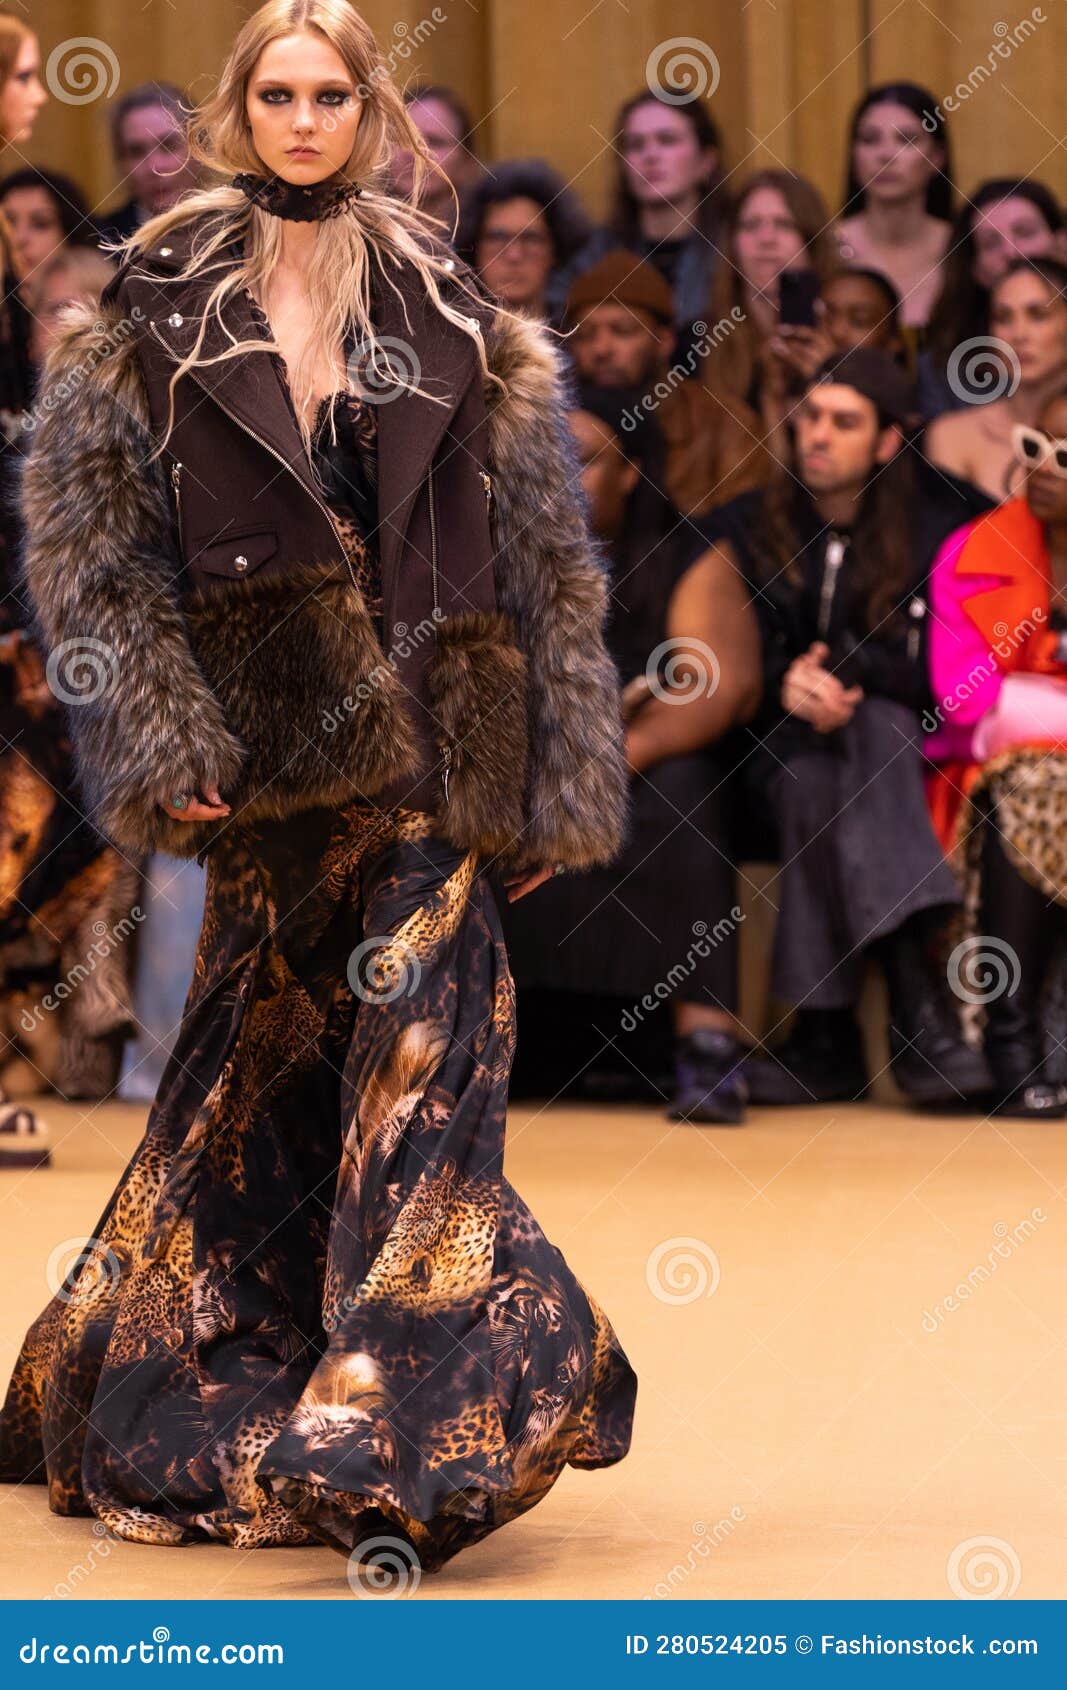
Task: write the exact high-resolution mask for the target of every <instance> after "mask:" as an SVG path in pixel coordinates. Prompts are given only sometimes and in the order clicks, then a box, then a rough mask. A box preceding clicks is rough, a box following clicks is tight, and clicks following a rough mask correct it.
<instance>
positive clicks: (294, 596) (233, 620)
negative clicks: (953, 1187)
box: [187, 564, 416, 827]
mask: <svg viewBox="0 0 1067 1690" xmlns="http://www.w3.org/2000/svg"><path fill="white" fill-rule="evenodd" d="M187 615H188V623H189V642H190V645H191V647H192V650H193V653H194V655H195V657H196V659H197V661H198V663H199V665H200V668H201V669H202V671H203V673H204V674H205V675H206V676H207V678H208V680H209V682H210V683H211V686H212V688H213V691H214V693H215V696H216V698H217V699H218V700H219V702H220V704H221V705H222V709H223V713H224V715H225V717H226V720H227V721H228V722H229V723H230V724H231V726H232V727H233V728H234V730H235V731H236V732H237V733H238V734H239V735H240V737H241V739H242V740H243V741H244V743H245V745H246V746H247V747H248V756H247V760H246V763H245V767H244V769H243V770H242V773H241V779H240V781H239V783H238V784H237V785H236V786H235V787H234V788H233V789H232V790H231V791H230V792H228V793H227V794H226V797H227V798H228V800H229V802H230V803H231V805H232V807H233V814H232V816H231V817H230V819H229V820H228V821H227V822H226V823H224V824H223V825H224V826H226V827H229V826H232V825H233V823H234V822H235V821H238V820H239V821H242V822H247V821H257V820H259V819H261V818H265V817H271V818H280V817H283V816H288V815H295V814H297V813H298V812H299V811H301V810H307V809H311V808H313V807H314V806H316V805H320V804H322V805H330V804H336V805H341V804H352V803H356V802H358V800H359V799H360V798H361V797H368V798H369V797H371V796H373V794H374V793H376V792H379V791H381V789H382V787H384V786H387V785H389V784H390V783H391V782H393V781H395V780H397V779H399V778H401V777H402V776H404V775H407V774H410V773H412V772H413V770H414V769H415V766H416V747H415V741H414V736H413V732H412V728H411V723H410V720H409V718H408V714H407V711H406V710H405V708H404V704H403V694H402V688H401V684H400V681H399V679H398V677H397V673H396V670H395V669H394V667H393V666H392V664H390V663H389V662H388V661H387V660H386V659H385V657H384V656H383V655H382V648H381V646H380V645H379V643H378V640H377V636H376V635H375V632H374V628H373V625H372V623H371V620H370V617H369V615H368V614H367V609H366V605H365V602H364V599H363V596H362V594H361V593H360V591H359V589H358V587H356V586H354V585H353V583H352V582H351V580H350V579H348V577H347V576H344V575H339V574H338V570H337V567H336V565H333V564H310V565H305V566H304V567H303V568H290V569H287V570H286V572H285V574H284V575H264V576H259V577H256V576H252V577H249V578H248V579H247V580H243V581H227V582H225V583H220V585H219V586H218V587H216V586H214V585H213V586H212V587H211V588H208V589H201V590H200V591H199V592H198V593H197V594H196V595H194V596H193V597H192V598H191V599H190V601H189V605H188V610H187Z"/></svg>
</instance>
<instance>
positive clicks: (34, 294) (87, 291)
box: [23, 246, 115, 366]
mask: <svg viewBox="0 0 1067 1690" xmlns="http://www.w3.org/2000/svg"><path fill="white" fill-rule="evenodd" d="M114 274H115V266H114V264H112V262H111V261H110V259H107V258H105V257H104V255H103V253H102V252H101V251H100V250H99V249H98V248H97V247H90V246H71V247H61V248H60V250H59V251H58V252H57V253H55V254H54V255H53V256H52V257H51V258H49V259H47V260H46V261H45V262H44V263H42V264H41V265H40V266H39V268H38V269H37V271H36V272H35V274H34V276H33V278H32V279H31V280H28V281H26V282H24V283H23V291H24V293H25V296H26V303H27V305H28V307H29V310H30V314H31V316H32V318H33V332H32V337H31V341H30V346H31V352H32V356H33V360H34V363H35V365H38V366H39V365H40V363H41V361H42V359H43V358H44V355H45V353H46V352H47V350H48V348H49V346H50V345H51V344H52V341H53V340H54V339H55V337H56V335H57V334H58V333H59V330H60V328H61V327H62V323H61V318H62V314H63V311H64V310H65V308H66V307H67V306H68V305H71V304H73V303H74V302H75V301H76V300H82V299H84V300H95V299H99V297H100V294H101V293H102V292H103V290H104V288H105V287H106V286H107V284H108V282H109V281H110V280H111V279H112V277H113V276H114Z"/></svg>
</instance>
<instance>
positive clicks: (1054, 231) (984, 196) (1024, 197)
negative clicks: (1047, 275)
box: [918, 178, 1067, 421]
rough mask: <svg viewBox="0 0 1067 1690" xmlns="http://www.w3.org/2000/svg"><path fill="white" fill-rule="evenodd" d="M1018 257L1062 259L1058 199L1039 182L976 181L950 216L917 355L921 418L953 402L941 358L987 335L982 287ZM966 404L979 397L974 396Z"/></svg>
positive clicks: (1065, 252)
mask: <svg viewBox="0 0 1067 1690" xmlns="http://www.w3.org/2000/svg"><path fill="white" fill-rule="evenodd" d="M1020 258H1057V259H1059V260H1060V262H1061V263H1063V262H1067V237H1065V232H1064V227H1063V212H1062V211H1061V209H1060V204H1059V201H1058V200H1057V198H1056V196H1055V194H1054V193H1053V192H1052V190H1051V188H1047V187H1046V186H1045V184H1044V183H1043V182H1035V181H1015V180H1012V179H1010V178H1009V179H998V180H995V181H990V182H983V183H982V185H981V187H979V188H976V189H975V191H974V193H973V194H972V195H971V196H970V197H969V198H968V199H967V201H966V203H965V205H964V206H963V209H962V210H961V211H960V213H959V216H958V217H957V219H956V223H955V227H954V228H953V231H952V239H951V240H950V241H949V246H948V251H947V253H946V254H945V262H944V264H943V266H942V283H941V291H940V293H939V294H938V297H937V302H936V304H935V306H934V310H933V314H932V316H931V318H930V322H929V325H928V329H927V334H926V349H925V351H924V352H923V353H922V355H921V357H920V359H919V369H918V379H919V410H920V412H921V414H922V415H923V416H924V417H925V418H926V419H927V421H929V420H930V419H931V418H932V417H936V416H939V415H940V413H941V412H942V411H951V410H952V409H953V407H954V406H956V405H958V404H959V397H958V394H956V393H954V392H953V390H952V388H951V387H950V386H949V381H948V364H949V360H950V359H951V357H952V355H953V353H954V352H955V351H956V348H957V347H959V346H963V345H965V344H966V343H967V342H968V341H971V340H978V339H981V338H982V337H983V336H985V335H988V334H989V332H990V331H989V294H990V290H991V289H992V287H993V285H994V283H996V282H999V281H1000V279H1001V277H1002V276H1004V275H1006V273H1007V271H1008V270H1009V269H1010V268H1011V266H1012V265H1013V264H1014V263H1015V262H1016V261H1017V260H1018V259H1020ZM994 395H995V389H994V390H993V393H991V395H990V397H993V396H994ZM974 402H975V403H976V404H980V403H981V402H982V396H981V395H980V394H975V395H974Z"/></svg>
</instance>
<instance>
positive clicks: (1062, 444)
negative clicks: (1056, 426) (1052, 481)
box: [1011, 423, 1067, 480]
mask: <svg viewBox="0 0 1067 1690" xmlns="http://www.w3.org/2000/svg"><path fill="white" fill-rule="evenodd" d="M1011 444H1012V450H1013V451H1014V453H1015V456H1016V458H1017V459H1018V461H1019V463H1021V464H1022V465H1023V466H1024V468H1026V469H1041V468H1043V467H1044V465H1045V464H1046V463H1047V462H1048V461H1049V460H1050V459H1051V465H1050V467H1051V469H1052V471H1053V473H1054V474H1055V475H1060V476H1063V478H1064V480H1067V440H1052V439H1050V437H1049V436H1048V435H1047V434H1044V433H1042V431H1041V429H1039V428H1028V427H1027V426H1026V424H1025V423H1016V424H1015V427H1014V428H1013V429H1012V431H1011Z"/></svg>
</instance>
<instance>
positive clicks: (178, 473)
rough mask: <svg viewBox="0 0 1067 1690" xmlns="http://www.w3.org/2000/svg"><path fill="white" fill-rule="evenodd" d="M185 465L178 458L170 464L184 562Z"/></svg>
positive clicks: (179, 543) (179, 548)
mask: <svg viewBox="0 0 1067 1690" xmlns="http://www.w3.org/2000/svg"><path fill="white" fill-rule="evenodd" d="M183 467H184V466H183V465H182V464H180V463H179V462H178V460H177V458H175V460H174V462H173V463H172V464H171V466H170V484H171V486H172V487H173V488H174V515H175V518H176V520H177V524H178V550H179V552H180V553H181V557H182V561H183V562H184V561H185V542H184V540H183V539H182V469H183Z"/></svg>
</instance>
